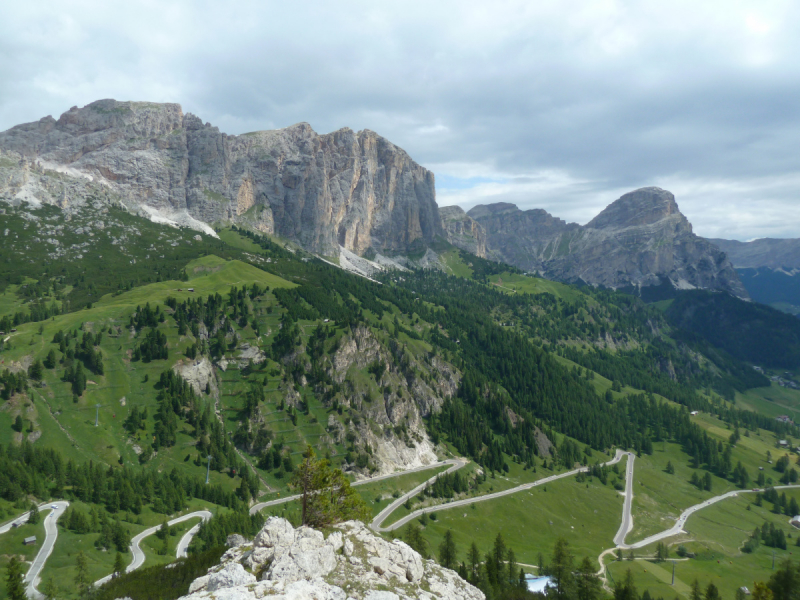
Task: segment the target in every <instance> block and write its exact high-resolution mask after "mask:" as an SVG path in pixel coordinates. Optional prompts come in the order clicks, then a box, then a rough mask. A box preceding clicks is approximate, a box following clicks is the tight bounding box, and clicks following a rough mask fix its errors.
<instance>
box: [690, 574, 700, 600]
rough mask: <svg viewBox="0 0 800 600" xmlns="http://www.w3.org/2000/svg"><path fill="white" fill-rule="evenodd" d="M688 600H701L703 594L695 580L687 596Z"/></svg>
mask: <svg viewBox="0 0 800 600" xmlns="http://www.w3.org/2000/svg"><path fill="white" fill-rule="evenodd" d="M689 600H703V593H702V591H701V590H700V582H699V581H697V579H695V580H694V581H693V582H692V589H691V593H690V595H689Z"/></svg>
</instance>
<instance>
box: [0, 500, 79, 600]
mask: <svg viewBox="0 0 800 600" xmlns="http://www.w3.org/2000/svg"><path fill="white" fill-rule="evenodd" d="M51 506H55V507H56V508H55V509H53V508H51ZM68 506H69V502H67V501H65V500H59V501H57V502H48V503H47V504H42V505H40V506H39V510H40V511H41V512H44V511H46V510H49V511H50V513H49V514H48V515H47V516H44V515H42V518H43V519H44V542H43V543H42V547H41V548H40V549H39V553H38V554H37V555H36V558H34V559H33V562H32V563H31V567H30V569H28V573H27V574H26V575H25V582H26V583H27V586H26V587H25V592H26V593H27V595H28V597H29V598H36V599H39V598H44V596H43V595H42V594H40V593H39V590H37V589H36V587H37V586H38V585H39V574H40V573H41V572H42V569H43V568H44V564H45V563H46V562H47V559H48V558H49V557H50V554H51V553H52V552H53V547H54V546H55V545H56V539H58V527H57V526H56V521H58V518H59V517H60V516H61V515H63V514H64V511H65V510H67V507H68ZM28 517H29V513H25V514H24V515H22V516H19V517H17V518H16V519H14V520H13V521H11V522H9V523H6V524H5V525H3V526H2V527H0V534H3V533H5V532H6V531H8V530H9V529H11V527H12V525H13V524H14V523H19V524H20V525H21V524H22V523H26V522H27V521H28Z"/></svg>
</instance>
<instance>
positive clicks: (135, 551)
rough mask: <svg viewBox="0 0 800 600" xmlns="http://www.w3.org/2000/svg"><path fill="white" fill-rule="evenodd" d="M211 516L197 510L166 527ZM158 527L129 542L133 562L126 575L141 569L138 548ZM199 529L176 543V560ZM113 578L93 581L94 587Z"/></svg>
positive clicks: (141, 561)
mask: <svg viewBox="0 0 800 600" xmlns="http://www.w3.org/2000/svg"><path fill="white" fill-rule="evenodd" d="M212 516H213V515H212V514H211V513H210V512H209V511H207V510H198V511H195V512H192V513H189V514H186V515H183V516H181V517H177V518H175V519H172V520H171V521H167V525H169V526H170V527H172V526H173V525H176V524H178V523H183V522H184V521H188V520H189V519H197V518H200V519H202V520H203V521H207V520H208V519H210V518H211V517H212ZM160 527H161V525H155V526H154V527H150V528H148V529H145V530H144V531H142V532H141V533H138V534H136V535H135V536H134V537H133V539H132V540H131V546H130V549H131V554H132V555H133V560H132V561H131V564H129V565H128V566H127V567H126V568H125V572H126V573H130V572H131V571H135V570H136V569H138V568H139V567H141V566H142V565H143V564H144V559H145V558H146V557H145V554H144V551H143V550H142V549H141V547H140V544H141V543H142V540H143V539H145V538H146V537H149V536H151V535H153V534H154V533H155V532H156V531H158V530H159V528H160ZM199 529H200V527H199V525H198V526H195V527H192V529H190V530H189V531H188V532H187V533H186V534H185V535H184V536H183V537H182V538H181V540H180V542H178V550H177V555H178V558H180V557H181V556H186V548H188V547H189V543H190V542H191V541H192V537H194V535H195V534H196V533H197V531H198V530H199ZM190 534H191V535H190ZM187 538H188V539H187ZM181 552H183V554H181ZM113 576H114V574H113V573H112V574H111V575H106V576H105V577H103V578H102V579H98V580H97V581H95V582H94V584H95V585H96V586H101V585H103V584H104V583H106V582H107V581H110V580H111V578H112V577H113Z"/></svg>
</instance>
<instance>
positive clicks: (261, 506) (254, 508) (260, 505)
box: [250, 459, 466, 515]
mask: <svg viewBox="0 0 800 600" xmlns="http://www.w3.org/2000/svg"><path fill="white" fill-rule="evenodd" d="M458 460H459V459H450V460H445V461H442V462H438V463H433V464H431V465H423V466H421V467H416V468H414V469H408V470H407V471H400V472H398V473H389V474H388V475H381V476H379V477H372V478H371V479H362V480H361V481H354V482H352V483H351V484H350V485H351V486H358V485H365V484H367V483H375V482H376V481H383V480H384V479H392V478H394V477H400V476H401V475H408V474H409V473H417V472H419V471H427V470H428V469H433V468H436V467H441V466H443V465H452V464H453V463H455V462H458ZM464 464H466V463H464ZM299 498H300V494H295V495H294V496H286V497H284V498H278V499H276V500H270V501H268V502H259V503H258V504H254V505H253V506H251V507H250V514H251V515H254V514H256V513H257V512H259V511H261V510H264V509H265V508H268V507H270V506H278V505H280V504H286V503H287V502H291V501H292V500H298V499H299Z"/></svg>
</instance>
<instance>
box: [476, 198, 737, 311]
mask: <svg viewBox="0 0 800 600" xmlns="http://www.w3.org/2000/svg"><path fill="white" fill-rule="evenodd" d="M468 214H469V215H470V216H471V217H472V218H473V219H475V220H476V221H478V222H479V223H480V224H481V225H483V226H484V228H485V229H486V233H487V248H488V250H487V253H488V255H489V257H491V258H495V259H496V260H503V261H505V262H508V263H510V264H513V265H515V266H517V267H520V268H522V269H525V270H529V271H537V272H539V273H541V274H542V275H544V276H546V277H548V278H550V279H558V280H561V281H567V282H571V283H575V282H585V283H589V284H594V285H603V286H606V287H611V288H626V287H634V288H639V287H644V286H651V285H659V284H661V283H663V282H664V281H666V280H669V282H671V284H672V285H673V287H675V288H677V289H694V288H704V289H715V290H725V291H728V292H730V293H732V294H734V295H736V296H738V297H740V298H747V297H748V295H747V291H746V290H745V289H744V286H743V285H742V283H741V281H740V280H739V276H738V275H737V273H736V271H735V270H734V268H733V266H732V265H731V263H730V261H729V260H728V259H727V257H726V256H725V254H724V253H723V252H722V251H720V250H719V249H718V248H717V247H716V246H714V245H713V244H711V243H709V242H708V241H707V240H705V239H703V238H700V237H698V236H696V235H695V234H694V233H693V232H692V226H691V224H690V223H689V221H688V220H687V219H686V217H685V216H683V214H681V212H680V210H679V209H678V205H677V203H676V202H675V197H674V196H673V195H672V194H671V193H670V192H668V191H666V190H662V189H661V188H656V187H648V188H642V189H639V190H635V191H633V192H630V193H628V194H625V195H624V196H622V197H621V198H620V199H619V200H616V201H615V202H613V203H612V204H611V205H609V206H608V207H607V208H606V209H605V210H603V211H602V212H601V213H600V214H599V215H597V216H596V217H595V218H594V219H592V220H591V221H590V222H589V223H587V224H586V225H585V226H583V227H581V226H580V225H578V224H577V223H565V222H564V221H562V220H561V219H557V218H555V217H553V216H551V215H550V214H548V213H547V212H545V211H543V210H529V211H524V212H523V211H521V210H519V209H518V208H517V207H516V206H514V205H513V204H505V203H503V204H493V205H489V206H476V207H475V208H473V209H472V210H470V211H469V213H468Z"/></svg>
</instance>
